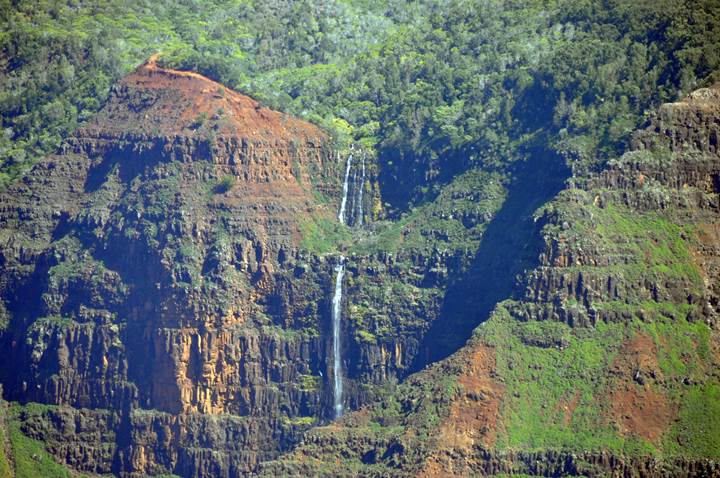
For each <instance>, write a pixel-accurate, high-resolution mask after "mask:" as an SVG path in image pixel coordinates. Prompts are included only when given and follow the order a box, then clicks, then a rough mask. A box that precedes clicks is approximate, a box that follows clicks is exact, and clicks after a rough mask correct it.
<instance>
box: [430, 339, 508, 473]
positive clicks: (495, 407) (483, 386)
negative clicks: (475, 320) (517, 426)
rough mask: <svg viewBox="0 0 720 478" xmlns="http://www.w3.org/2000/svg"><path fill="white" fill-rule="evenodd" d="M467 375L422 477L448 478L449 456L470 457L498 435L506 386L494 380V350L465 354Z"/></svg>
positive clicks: (461, 380)
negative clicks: (463, 455) (436, 448)
mask: <svg viewBox="0 0 720 478" xmlns="http://www.w3.org/2000/svg"><path fill="white" fill-rule="evenodd" d="M464 355H465V357H464V363H465V370H466V372H465V373H463V374H462V375H460V376H459V377H458V380H457V385H458V391H457V392H456V396H455V398H454V400H453V402H452V404H451V406H450V414H449V416H448V418H446V419H445V421H444V422H443V423H442V424H441V425H440V427H439V429H438V434H437V436H438V444H439V448H438V450H437V451H436V452H435V453H433V455H432V456H431V457H430V458H429V459H428V460H427V462H426V463H425V468H424V470H423V471H422V472H421V473H420V475H419V476H423V477H435V476H449V475H452V474H453V470H452V469H451V468H448V465H447V463H446V459H444V457H445V458H446V457H447V456H448V454H452V455H457V454H466V453H467V454H470V453H468V452H471V450H473V448H475V447H477V446H481V447H483V448H491V447H492V446H493V445H494V444H495V440H496V436H497V422H498V418H499V414H500V403H501V399H502V396H503V394H504V392H505V387H504V386H503V385H502V384H501V383H498V382H497V381H496V380H495V378H494V377H495V350H494V349H493V348H491V347H488V346H485V345H477V346H474V347H473V348H472V350H470V351H468V352H467V353H466V354H464Z"/></svg>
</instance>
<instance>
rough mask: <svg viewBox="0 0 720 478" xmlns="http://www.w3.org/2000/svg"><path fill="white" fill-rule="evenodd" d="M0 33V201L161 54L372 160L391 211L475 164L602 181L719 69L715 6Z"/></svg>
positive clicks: (146, 8) (417, 6) (209, 4)
mask: <svg viewBox="0 0 720 478" xmlns="http://www.w3.org/2000/svg"><path fill="white" fill-rule="evenodd" d="M0 22H1V23H2V29H0V49H1V50H2V53H1V54H0V71H1V72H2V73H1V74H0V110H2V134H1V135H0V187H1V186H3V185H5V184H7V183H8V182H9V181H12V180H14V179H15V178H17V177H18V176H19V175H20V174H22V173H23V172H24V171H26V170H27V169H28V167H29V166H31V165H32V164H33V163H34V162H36V161H37V160H38V159H39V158H41V157H43V156H44V155H46V154H47V153H48V152H50V151H52V150H54V149H55V148H57V147H58V145H59V143H60V142H61V141H62V138H63V137H64V136H66V135H67V134H69V133H70V132H71V131H72V130H74V129H75V128H76V127H77V126H78V125H79V124H82V123H83V122H84V121H87V119H88V118H90V117H91V116H92V115H93V113H94V112H95V111H97V110H98V109H99V108H100V107H101V106H102V104H103V101H104V100H105V99H106V98H107V95H108V93H109V91H110V88H111V85H112V84H113V82H114V81H116V80H117V79H118V78H120V77H121V76H122V75H123V74H125V73H127V72H128V71H130V70H131V69H132V68H134V67H135V66H137V65H138V64H139V63H141V62H142V61H143V60H145V59H146V58H147V57H148V56H149V55H150V54H152V53H154V52H162V54H163V56H162V61H163V62H164V63H165V64H166V65H169V66H174V67H178V68H187V69H193V70H196V71H199V72H201V73H204V74H206V75H207V76H209V77H211V78H213V79H216V80H218V81H220V82H222V83H224V84H226V85H228V86H230V87H232V88H236V89H238V90H240V91H243V92H245V93H247V94H250V95H252V96H254V97H256V98H258V99H260V100H261V101H263V102H264V103H265V104H267V105H268V106H271V107H274V108H278V109H281V110H284V111H287V112H289V113H292V114H295V115H299V116H301V117H305V118H307V119H310V120H311V121H314V122H316V123H318V124H320V125H321V126H323V127H324V128H326V129H328V130H329V131H331V132H332V133H333V134H334V135H335V136H336V137H337V139H338V141H340V142H341V143H347V142H349V141H359V142H361V143H362V144H364V145H365V146H366V147H367V148H371V149H374V150H375V151H377V153H378V157H379V160H380V165H381V169H382V174H383V175H384V176H385V177H386V178H389V179H393V180H394V182H395V183H396V184H398V185H399V187H396V188H394V189H393V191H391V192H390V191H388V193H387V194H385V200H386V201H388V202H389V203H390V204H389V205H390V206H391V207H390V208H389V210H390V211H391V212H392V210H393V209H396V210H397V209H400V210H401V209H403V208H405V207H408V206H409V205H411V204H412V203H417V202H419V201H421V200H422V198H423V197H427V196H428V195H430V196H432V195H433V194H434V190H436V189H437V188H438V187H439V186H438V185H439V184H441V183H442V182H443V178H444V177H448V178H449V177H452V176H453V175H455V174H457V173H458V172H460V171H462V170H464V169H466V167H467V166H468V165H471V164H476V163H478V162H483V163H484V164H486V166H489V167H493V168H500V169H502V168H504V167H505V166H506V165H507V164H510V163H512V162H513V161H515V160H517V159H520V158H522V157H523V155H525V154H527V152H529V151H532V152H535V153H538V152H540V153H541V154H556V153H560V154H562V156H563V157H564V158H565V159H566V160H567V161H568V162H570V163H571V164H572V165H573V167H574V168H575V169H576V170H577V168H580V170H587V169H591V168H595V167H597V166H598V165H601V164H603V162H604V161H605V160H606V159H607V158H609V157H611V156H612V155H614V154H616V153H617V152H618V151H620V150H621V149H622V147H623V146H624V145H625V144H626V143H627V141H628V139H629V134H630V132H631V131H632V130H633V129H634V128H635V127H637V126H638V124H640V123H642V122H643V120H644V118H645V116H646V114H647V111H648V109H649V108H651V107H653V106H655V105H657V104H658V103H660V102H662V101H668V100H672V99H675V98H677V97H678V96H680V95H682V94H683V93H686V92H688V91H690V90H691V89H693V88H696V87H697V86H699V85H701V84H702V83H703V82H709V81H712V73H713V72H714V71H717V70H718V69H719V68H720V32H719V31H718V30H719V29H720V1H719V0H682V1H678V0H638V1H632V2H631V1H624V0H544V1H540V0H537V1H516V0H506V1H501V0H472V1H471V0H467V1H463V0H423V1H419V2H408V1H404V0H390V1H387V2H379V1H374V0H364V1H341V0H322V1H309V0H303V1H291V0H271V1H262V2H259V1H250V0H213V1H199V0H178V1H172V2H153V1H149V0H128V1H124V2H115V1H80V0H68V1H49V0H41V1H11V0H1V2H0ZM401 170H402V171H403V174H402V175H401V174H400V171H401ZM409 171H411V172H412V177H408V172H409ZM430 179H434V181H432V186H431V187H430V186H420V187H418V186H416V185H417V184H418V183H421V184H422V183H426V184H431V183H430V181H429V180H430Z"/></svg>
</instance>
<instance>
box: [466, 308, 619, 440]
mask: <svg viewBox="0 0 720 478" xmlns="http://www.w3.org/2000/svg"><path fill="white" fill-rule="evenodd" d="M623 329H624V327H623V326H622V325H612V326H607V325H603V326H600V327H598V328H597V329H594V330H593V329H590V330H588V329H572V328H570V327H568V326H567V325H565V324H561V323H555V322H527V323H523V322H518V321H516V320H515V319H513V318H512V317H511V316H510V315H509V314H508V312H507V311H506V310H505V309H504V308H503V307H502V306H500V308H499V310H498V311H497V312H496V314H495V316H494V317H493V318H492V319H491V320H490V321H488V322H487V323H486V324H484V325H483V326H482V327H481V328H480V329H478V332H477V334H478V336H479V337H482V338H483V340H484V341H487V342H488V343H489V344H490V345H493V346H495V351H496V357H497V358H496V361H497V369H498V373H499V374H500V376H502V377H503V378H504V383H505V386H506V387H507V388H506V391H505V400H504V405H503V406H504V410H503V412H502V413H503V417H504V419H503V423H504V427H503V429H504V433H503V434H501V435H500V437H499V438H498V446H499V447H500V448H509V449H515V450H540V449H564V448H572V449H578V450H579V449H581V450H598V449H602V448H611V449H613V451H619V450H618V449H622V445H623V443H622V441H621V440H620V438H619V437H618V436H617V434H616V433H615V431H614V430H613V429H612V427H611V426H610V424H609V423H608V422H607V421H606V420H605V418H604V417H603V416H602V409H601V408H599V407H598V403H597V400H598V398H601V397H602V394H603V392H604V391H605V390H604V388H605V387H606V386H607V383H606V380H605V378H604V375H605V371H606V370H607V368H608V366H609V364H610V363H611V362H612V360H613V358H614V356H615V354H616V353H617V349H618V347H619V346H620V344H621V343H622V341H623V336H624V333H625V331H624V330H623ZM573 401H576V403H577V405H576V408H575V410H574V413H572V414H571V419H567V418H566V410H565V409H564V408H563V407H562V406H561V404H570V403H571V402H573Z"/></svg>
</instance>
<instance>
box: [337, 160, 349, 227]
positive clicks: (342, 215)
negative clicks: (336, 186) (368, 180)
mask: <svg viewBox="0 0 720 478" xmlns="http://www.w3.org/2000/svg"><path fill="white" fill-rule="evenodd" d="M351 165H352V150H351V151H350V154H349V155H348V160H347V166H345V181H343V196H342V202H341V203H340V212H339V213H338V221H340V224H345V206H346V205H347V196H348V179H349V178H350V166H351Z"/></svg>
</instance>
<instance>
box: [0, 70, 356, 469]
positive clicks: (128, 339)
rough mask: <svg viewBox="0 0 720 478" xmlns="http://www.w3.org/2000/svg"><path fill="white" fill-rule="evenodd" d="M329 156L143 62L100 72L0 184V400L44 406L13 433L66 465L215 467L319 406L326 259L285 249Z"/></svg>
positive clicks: (262, 453) (308, 214)
mask: <svg viewBox="0 0 720 478" xmlns="http://www.w3.org/2000/svg"><path fill="white" fill-rule="evenodd" d="M337 159H338V157H337V155H336V154H335V152H334V151H333V150H332V149H331V145H330V141H329V138H328V137H327V136H326V135H325V134H324V133H322V132H321V131H319V130H318V129H317V128H315V127H314V126H312V125H310V124H308V123H305V122H302V121H298V120H296V119H293V118H290V117H288V116H286V115H283V114H280V113H277V112H274V111H271V110H268V109H266V108H263V107H262V106H261V105H260V104H258V103H257V102H256V101H254V100H252V99H250V98H248V97H245V96H243V95H240V94H238V93H235V92H233V91H230V90H228V89H226V88H224V87H222V86H221V85H219V84H217V83H214V82H212V81H210V80H208V79H206V78H204V77H202V76H200V75H197V74H194V73H187V72H180V71H174V70H169V69H163V68H160V67H158V66H157V65H156V64H155V61H154V59H151V60H150V61H149V62H148V63H146V64H144V65H142V66H141V67H140V68H138V70H137V71H136V72H134V73H133V74H131V75H129V76H128V77H126V78H125V79H123V80H122V81H121V82H120V83H119V84H118V85H116V86H115V87H114V91H113V93H112V96H111V98H110V99H109V101H108V103H107V105H106V106H105V107H104V109H103V110H102V111H101V112H100V113H99V114H98V115H97V116H96V117H95V119H94V120H93V121H92V122H91V123H90V124H88V125H86V126H85V127H84V128H82V129H80V130H79V131H77V132H76V133H75V134H74V135H73V136H72V137H70V138H68V139H67V141H66V142H65V143H64V145H63V147H62V149H61V150H60V151H59V152H58V153H57V154H56V155H53V156H50V157H49V158H47V159H46V160H45V161H42V162H41V163H40V164H38V165H37V166H36V167H35V168H34V169H33V170H32V171H31V172H30V173H29V174H28V175H27V176H26V177H25V178H24V179H23V180H22V181H20V182H18V183H17V184H16V185H14V186H13V187H11V188H9V189H8V190H7V191H5V192H4V193H3V194H2V195H1V196H0V230H1V232H0V251H1V252H0V269H1V270H2V272H1V273H0V278H1V279H0V296H1V297H2V302H0V305H1V306H2V307H1V308H0V311H1V312H2V318H3V322H2V327H3V334H2V346H3V350H5V352H4V353H3V355H4V356H3V360H2V361H3V366H2V367H0V368H1V370H0V375H1V376H0V380H2V383H3V385H4V386H5V394H4V398H5V399H7V400H11V401H18V402H21V403H26V402H39V403H44V404H49V405H54V406H56V407H50V408H43V409H42V411H43V412H42V415H35V419H36V422H37V423H36V422H33V419H32V417H31V416H30V415H27V413H29V412H27V411H23V412H22V416H23V417H24V418H23V420H24V423H25V425H24V428H23V430H24V432H25V433H26V434H28V435H29V436H31V437H34V438H39V439H42V440H43V441H46V442H47V443H48V445H49V448H50V450H51V451H53V452H55V454H56V456H59V457H62V459H63V460H64V461H67V462H68V463H70V464H71V465H72V466H74V467H76V468H78V469H81V470H84V471H92V472H97V473H108V472H114V473H120V474H146V473H161V472H163V473H165V472H173V473H177V474H180V475H183V476H200V475H202V476H210V475H212V476H235V475H236V474H237V473H245V472H248V471H249V470H252V469H253V468H254V467H255V466H256V464H257V462H258V460H260V459H262V458H264V457H266V456H271V455H272V454H273V453H276V452H277V450H279V449H282V448H283V447H285V446H288V445H289V444H290V443H292V442H293V440H295V436H296V434H297V432H298V430H301V429H303V428H306V427H307V426H308V425H309V424H311V423H313V422H314V421H315V420H316V419H317V418H319V417H322V416H323V413H324V412H323V410H325V405H324V403H325V401H326V400H328V398H327V397H326V395H327V394H326V393H324V391H323V390H324V383H323V380H322V379H321V375H322V374H323V372H325V371H326V367H327V366H328V365H327V364H326V360H325V354H326V349H327V340H326V338H325V337H323V335H322V333H321V332H322V330H321V327H322V326H321V324H322V323H323V321H324V316H325V311H324V310H319V309H318V307H317V304H324V303H325V301H326V300H328V299H327V298H326V295H325V293H324V287H325V285H326V284H325V282H324V281H329V280H330V279H329V274H327V273H326V272H327V271H329V270H330V269H331V264H327V265H326V264H325V262H324V261H322V260H320V259H318V258H317V257H316V256H310V255H308V254H306V253H304V252H302V251H303V250H304V248H303V240H304V239H303V238H304V237H305V236H307V234H306V231H307V230H308V229H310V230H312V229H313V228H314V229H318V228H320V227H321V226H322V227H325V225H326V224H333V223H334V221H335V219H334V216H335V201H336V199H337V194H338V177H339V173H340V170H341V169H342V165H341V164H338V163H337ZM58 407H59V408H58ZM25 418H27V420H25ZM73 424H75V425H73ZM89 437H92V438H89Z"/></svg>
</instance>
